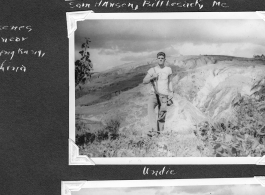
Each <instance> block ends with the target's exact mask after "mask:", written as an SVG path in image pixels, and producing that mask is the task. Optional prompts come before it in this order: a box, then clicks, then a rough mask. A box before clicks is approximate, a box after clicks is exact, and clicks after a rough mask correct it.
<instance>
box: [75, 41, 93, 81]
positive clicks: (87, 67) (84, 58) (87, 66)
mask: <svg viewBox="0 0 265 195" xmlns="http://www.w3.org/2000/svg"><path fill="white" fill-rule="evenodd" d="M90 42H91V41H90V38H85V43H82V45H81V48H82V50H81V51H80V52H79V53H80V54H81V59H80V60H76V61H75V86H78V85H80V84H84V83H85V82H86V80H87V79H91V75H92V73H91V70H93V64H92V62H91V60H90V59H89V57H90V53H89V51H88V48H89V43H90Z"/></svg>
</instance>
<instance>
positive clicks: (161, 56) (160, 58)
mask: <svg viewBox="0 0 265 195" xmlns="http://www.w3.org/2000/svg"><path fill="white" fill-rule="evenodd" d="M157 60H158V65H160V66H163V65H164V64H165V61H166V54H165V53H164V52H159V53H158V54H157Z"/></svg>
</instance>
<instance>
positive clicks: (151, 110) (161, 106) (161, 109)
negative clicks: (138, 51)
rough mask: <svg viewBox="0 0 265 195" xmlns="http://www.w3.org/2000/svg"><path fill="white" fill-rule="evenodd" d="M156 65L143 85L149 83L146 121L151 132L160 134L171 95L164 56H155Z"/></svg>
mask: <svg viewBox="0 0 265 195" xmlns="http://www.w3.org/2000/svg"><path fill="white" fill-rule="evenodd" d="M157 61H158V65H157V66H155V67H153V68H150V69H149V70H148V72H147V75H146V76H145V78H144V80H143V83H144V84H148V83H151V93H150V97H149V101H148V119H149V124H150V128H151V131H154V132H156V133H158V134H159V133H160V131H163V130H164V124H165V117H166V111H167V100H168V98H169V95H170V94H172V93H173V92H172V90H173V88H172V82H171V79H172V78H171V75H172V70H171V68H170V67H167V66H165V61H166V54H165V53H164V52H159V53H158V54H157ZM171 98H172V95H171ZM156 106H158V116H156V114H155V108H156Z"/></svg>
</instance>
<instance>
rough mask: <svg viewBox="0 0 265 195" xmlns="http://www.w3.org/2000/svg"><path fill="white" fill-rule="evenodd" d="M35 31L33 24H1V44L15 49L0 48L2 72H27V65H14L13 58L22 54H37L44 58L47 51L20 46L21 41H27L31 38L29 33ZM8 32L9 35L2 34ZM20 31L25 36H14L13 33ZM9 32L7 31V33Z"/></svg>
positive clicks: (3, 46) (0, 68) (2, 46)
mask: <svg viewBox="0 0 265 195" xmlns="http://www.w3.org/2000/svg"><path fill="white" fill-rule="evenodd" d="M31 31H33V28H32V27H31V26H1V25H0V45H1V48H5V47H7V46H8V45H9V46H11V47H13V48H15V49H0V72H5V71H14V72H26V70H27V68H26V65H24V64H20V65H14V63H13V60H14V58H16V57H20V56H22V55H23V56H36V57H38V58H42V57H44V55H45V52H43V51H42V50H39V49H37V50H33V49H24V48H22V47H19V43H22V42H27V41H28V40H29V35H30V34H29V33H30V32H31ZM1 32H2V33H6V32H8V35H7V36H4V35H1V34H2V33H1ZM17 32H20V33H21V34H23V36H13V35H12V34H13V33H16V34H17ZM6 34H7V33H6Z"/></svg>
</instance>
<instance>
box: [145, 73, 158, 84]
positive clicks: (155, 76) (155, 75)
mask: <svg viewBox="0 0 265 195" xmlns="http://www.w3.org/2000/svg"><path fill="white" fill-rule="evenodd" d="M156 78H157V74H156V73H153V74H152V75H150V73H147V75H146V76H145V77H144V80H143V84H148V83H150V81H152V80H154V79H156Z"/></svg>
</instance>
